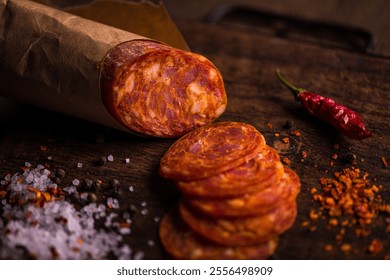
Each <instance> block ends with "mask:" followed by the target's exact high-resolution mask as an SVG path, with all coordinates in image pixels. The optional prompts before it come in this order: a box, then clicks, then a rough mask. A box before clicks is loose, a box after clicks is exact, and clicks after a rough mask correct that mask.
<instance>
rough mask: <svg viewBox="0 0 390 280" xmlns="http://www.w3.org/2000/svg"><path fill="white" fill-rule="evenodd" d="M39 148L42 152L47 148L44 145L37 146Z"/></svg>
mask: <svg viewBox="0 0 390 280" xmlns="http://www.w3.org/2000/svg"><path fill="white" fill-rule="evenodd" d="M39 149H40V150H41V151H43V152H44V151H46V150H47V147H46V146H45V145H41V146H39Z"/></svg>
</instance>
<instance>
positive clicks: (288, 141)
mask: <svg viewBox="0 0 390 280" xmlns="http://www.w3.org/2000/svg"><path fill="white" fill-rule="evenodd" d="M282 142H283V143H284V144H288V143H290V139H289V138H288V137H284V138H282Z"/></svg>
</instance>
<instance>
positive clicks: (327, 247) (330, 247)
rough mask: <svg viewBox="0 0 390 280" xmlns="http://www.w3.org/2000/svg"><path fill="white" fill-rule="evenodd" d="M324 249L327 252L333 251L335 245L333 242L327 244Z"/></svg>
mask: <svg viewBox="0 0 390 280" xmlns="http://www.w3.org/2000/svg"><path fill="white" fill-rule="evenodd" d="M324 250H325V251H326V252H331V251H333V245H331V244H326V245H325V246H324Z"/></svg>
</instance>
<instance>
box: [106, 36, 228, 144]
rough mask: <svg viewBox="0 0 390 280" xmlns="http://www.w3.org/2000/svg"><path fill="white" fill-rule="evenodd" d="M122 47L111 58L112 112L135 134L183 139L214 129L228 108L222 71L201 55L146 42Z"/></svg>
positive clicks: (108, 105)
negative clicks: (197, 130) (210, 126)
mask: <svg viewBox="0 0 390 280" xmlns="http://www.w3.org/2000/svg"><path fill="white" fill-rule="evenodd" d="M137 44H138V45H135V43H134V42H129V43H123V44H120V45H118V46H117V47H116V48H117V49H115V50H113V51H112V53H111V54H110V55H108V57H107V58H106V59H105V63H104V68H103V72H102V78H101V80H102V82H101V84H102V89H103V90H102V96H103V103H104V104H105V105H106V108H107V109H108V111H109V112H110V113H111V115H113V116H114V118H115V119H117V120H118V121H119V122H120V123H121V124H122V125H123V126H125V127H126V128H128V129H129V130H130V131H132V132H134V133H136V134H140V135H148V136H156V137H166V138H169V137H178V136H181V135H184V134H186V133H188V132H189V131H191V130H193V129H195V128H197V127H200V126H203V125H206V124H209V123H211V122H212V121H214V120H215V119H216V118H218V117H219V116H220V115H221V114H222V113H223V112H224V111H225V109H226V105H227V96H226V92H225V88H224V82H223V79H222V75H221V73H220V72H219V70H218V69H217V67H216V66H215V65H214V64H213V63H212V62H211V61H210V60H208V59H207V58H205V57H204V56H201V55H199V54H195V53H192V52H188V51H183V50H179V49H175V48H172V47H168V46H166V45H164V44H158V43H153V42H150V41H149V42H148V41H142V40H140V41H139V42H138V43H137Z"/></svg>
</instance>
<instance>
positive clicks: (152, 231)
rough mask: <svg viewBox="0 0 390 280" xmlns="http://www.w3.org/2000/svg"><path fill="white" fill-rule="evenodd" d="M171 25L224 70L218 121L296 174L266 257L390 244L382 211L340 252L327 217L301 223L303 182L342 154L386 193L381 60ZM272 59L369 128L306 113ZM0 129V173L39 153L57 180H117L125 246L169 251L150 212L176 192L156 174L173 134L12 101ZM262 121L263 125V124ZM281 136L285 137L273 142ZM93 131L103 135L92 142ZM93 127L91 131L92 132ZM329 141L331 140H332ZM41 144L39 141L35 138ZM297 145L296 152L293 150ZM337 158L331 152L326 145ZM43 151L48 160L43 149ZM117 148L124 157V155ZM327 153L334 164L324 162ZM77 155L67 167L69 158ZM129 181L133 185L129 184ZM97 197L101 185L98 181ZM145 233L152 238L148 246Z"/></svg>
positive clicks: (357, 254) (150, 255)
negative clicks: (293, 198) (360, 134)
mask: <svg viewBox="0 0 390 280" xmlns="http://www.w3.org/2000/svg"><path fill="white" fill-rule="evenodd" d="M178 26H179V29H180V30H181V31H182V33H183V35H184V36H185V38H186V39H187V41H188V43H189V45H190V47H191V48H192V50H193V51H195V52H198V53H201V54H203V55H205V56H207V57H208V58H209V59H211V60H212V61H213V62H214V63H215V64H216V65H217V66H218V67H219V69H220V70H221V72H222V74H223V77H224V79H225V84H226V90H227V93H228V97H229V104H228V107H227V111H226V113H225V114H224V115H223V116H222V117H221V118H220V119H219V121H242V122H247V123H250V124H252V125H254V126H255V127H256V128H257V129H258V130H260V131H261V132H262V133H263V134H264V136H265V138H266V140H267V143H268V144H269V145H271V146H273V147H275V148H277V149H278V151H279V152H280V155H281V157H282V158H283V157H288V158H290V159H291V161H292V162H291V165H290V166H291V167H292V168H293V169H294V170H295V171H296V172H297V173H298V174H299V175H300V177H301V181H302V190H301V193H300V194H299V196H298V205H299V206H298V207H299V215H298V217H297V219H296V222H295V224H294V225H293V227H292V228H291V229H290V230H289V231H288V232H287V233H285V234H283V235H282V236H281V238H280V243H279V246H278V248H277V251H276V252H275V254H274V255H273V256H272V257H271V258H272V259H383V258H385V256H386V255H387V256H388V255H389V254H390V241H389V239H388V233H387V235H386V234H385V226H386V225H385V222H384V219H377V220H376V222H374V224H373V233H372V235H370V236H369V237H368V238H366V239H364V238H356V236H355V235H354V234H353V231H348V234H347V235H346V236H345V238H344V241H345V242H347V243H350V244H352V245H353V248H354V250H353V251H352V252H349V253H347V254H345V253H342V252H341V251H340V250H335V251H334V252H332V253H329V252H325V251H324V250H323V246H324V245H325V244H329V243H330V244H333V245H335V246H336V247H337V246H338V245H337V243H336V241H335V240H334V239H335V234H336V231H335V230H329V229H327V221H325V220H324V221H322V220H319V221H316V222H313V223H312V225H315V226H316V227H317V230H315V231H309V230H308V229H307V228H305V227H302V226H301V223H302V222H303V221H305V220H308V214H309V212H310V210H311V209H317V208H318V205H317V204H316V203H315V202H313V201H312V199H311V195H310V193H309V189H310V188H311V187H315V186H319V178H320V177H331V176H332V173H333V171H337V170H340V169H342V168H345V167H349V166H351V163H348V162H346V161H343V160H342V157H343V155H347V154H349V153H353V154H355V155H356V156H357V166H358V167H359V168H361V169H362V170H364V171H366V172H369V174H370V178H371V179H374V178H375V179H376V180H377V184H381V185H383V190H382V192H381V195H382V197H383V198H384V199H385V200H386V201H388V202H390V189H389V182H390V172H389V169H388V168H385V167H384V165H383V163H382V161H381V157H382V156H384V157H385V158H386V159H387V160H388V161H390V151H389V146H390V145H389V142H390V140H389V139H390V135H389V132H390V129H389V120H390V113H389V110H388V108H389V105H390V104H389V102H390V101H389V99H388V98H389V92H390V76H389V70H390V60H388V59H384V58H378V57H372V56H367V55H362V54H358V53H352V52H347V51H342V50H338V49H332V48H325V47H321V46H314V45H310V44H303V43H299V42H294V41H291V40H282V39H276V38H273V37H268V36H264V35H258V34H257V33H256V32H253V31H246V30H243V29H239V28H233V27H231V26H230V27H228V26H226V25H224V24H222V23H220V24H215V25H208V24H205V23H200V22H193V21H190V22H185V21H182V22H178ZM276 68H280V69H281V70H282V72H283V73H284V75H285V76H286V77H287V78H288V79H289V80H290V81H291V82H294V83H295V84H297V85H298V86H300V87H303V88H307V89H311V90H312V91H314V92H318V93H321V94H323V95H327V96H329V97H332V98H334V99H335V100H336V101H338V102H340V103H343V104H347V105H349V106H350V107H351V108H353V109H355V110H357V111H359V112H360V113H361V115H362V116H363V118H364V119H365V121H366V123H367V125H368V127H369V128H370V129H371V130H372V132H373V134H374V137H372V138H370V139H367V140H364V141H356V140H351V139H348V138H346V137H344V136H341V135H340V134H339V133H338V132H337V131H336V130H334V129H333V128H331V127H329V126H327V125H324V124H323V123H321V122H319V121H317V120H315V119H313V118H310V117H308V115H307V114H306V113H305V112H304V111H303V110H302V109H301V108H300V106H299V104H298V103H295V102H294V99H293V97H292V95H291V94H290V92H289V91H287V90H286V89H285V88H284V87H283V86H282V85H281V84H280V83H279V82H278V81H277V79H276V77H275V74H274V71H275V69H276ZM287 120H291V121H293V122H294V126H293V129H298V130H300V131H301V133H302V136H301V137H297V136H293V135H290V134H289V132H290V130H288V129H284V128H283V125H284V124H285V122H286V121H287ZM0 121H1V127H2V129H1V132H0V160H1V161H0V175H1V176H3V175H5V174H6V173H7V172H12V173H14V172H16V171H18V170H19V168H20V166H22V165H23V164H24V162H26V161H29V162H31V163H32V164H33V165H36V164H39V163H47V164H48V165H49V166H50V168H53V169H54V168H63V169H64V170H65V171H66V177H65V179H64V180H63V182H62V184H63V185H67V184H70V182H71V181H72V180H73V179H74V178H78V179H85V178H90V179H101V180H103V181H104V182H105V183H107V182H108V181H109V180H110V179H112V178H117V179H119V180H120V183H121V188H122V190H123V192H122V194H121V195H120V196H119V203H120V205H121V209H120V210H124V209H125V208H128V207H130V206H131V205H133V206H134V207H135V211H134V216H133V225H132V234H131V235H130V236H129V237H128V238H126V240H125V242H127V243H128V244H129V245H130V246H131V248H132V249H133V251H138V250H142V251H143V252H145V258H146V259H166V258H169V257H168V256H167V255H166V253H165V252H164V250H163V248H162V247H161V246H160V244H159V242H158V222H156V221H155V217H162V215H163V214H164V213H165V212H166V211H167V210H168V209H169V208H170V207H172V206H173V205H174V204H175V203H176V202H177V201H178V199H179V197H180V194H179V192H178V191H177V190H175V188H174V187H173V186H172V184H171V183H170V182H168V181H166V180H163V179H161V178H160V177H159V176H158V175H157V168H158V164H159V160H160V158H161V157H162V155H163V154H164V152H165V151H166V150H167V149H168V147H169V146H170V145H171V144H172V143H173V141H174V140H173V139H144V138H139V137H136V136H132V135H129V134H126V133H123V132H119V131H114V130H111V129H108V128H105V127H102V126H99V125H95V124H93V123H89V122H85V121H80V120H78V119H74V118H72V117H68V116H64V115H61V114H57V113H54V112H50V111H47V110H42V109H38V108H33V107H30V106H27V105H19V106H18V107H17V108H16V109H14V110H12V111H11V112H8V114H7V116H6V117H4V116H3V117H2V119H1V120H0ZM268 123H272V125H273V127H272V128H269V127H268V126H267V124H268ZM275 133H280V134H281V136H288V137H289V138H290V145H283V144H282V143H281V142H280V139H281V137H279V138H277V137H275V136H274V134H275ZM96 135H98V136H99V135H104V136H105V140H104V141H103V142H102V143H98V142H97V141H96ZM99 137H100V136H99ZM335 144H338V145H339V149H335V148H334V145H335ZM42 145H43V146H46V147H47V149H46V150H45V151H42V149H41V148H40V146H42ZM302 151H307V154H308V156H307V158H306V159H305V160H304V161H303V162H302V161H301V159H302V156H301V152H302ZM335 153H337V154H339V159H337V160H332V158H331V157H332V155H333V154H335ZM108 155H113V156H114V162H109V163H107V164H106V165H104V166H99V165H97V164H96V161H97V160H98V159H99V157H100V156H108ZM49 157H51V160H49V159H48V158H49ZM125 158H130V163H129V164H125V163H124V160H125ZM331 161H334V166H331V165H330V162H331ZM78 162H81V163H83V167H82V168H77V166H76V165H77V163H78ZM130 186H133V187H134V190H135V191H134V192H130V191H129V187H130ZM97 195H98V199H99V201H104V198H105V197H107V196H109V195H111V193H109V192H108V191H107V190H105V189H104V188H101V189H99V190H98V191H97ZM143 201H145V202H147V207H146V208H147V209H148V213H147V214H146V215H142V214H141V211H140V210H141V209H142V207H141V203H142V202H143ZM373 238H379V239H380V240H382V241H383V242H384V250H383V251H382V252H381V253H379V254H377V255H372V254H370V253H368V252H367V251H366V248H367V246H368V244H369V242H370V241H371V240H372V239H373ZM148 240H154V241H155V242H156V245H154V246H149V245H148V244H147V243H148Z"/></svg>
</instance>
